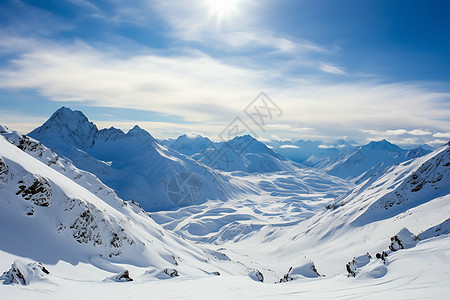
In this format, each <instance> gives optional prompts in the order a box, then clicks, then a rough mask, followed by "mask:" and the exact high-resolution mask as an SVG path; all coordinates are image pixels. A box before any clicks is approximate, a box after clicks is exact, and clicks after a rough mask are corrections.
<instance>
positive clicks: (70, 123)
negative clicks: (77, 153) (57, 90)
mask: <svg viewBox="0 0 450 300" xmlns="http://www.w3.org/2000/svg"><path fill="white" fill-rule="evenodd" d="M97 133H98V128H97V126H95V125H94V123H92V122H90V121H89V120H88V118H87V117H86V116H85V115H84V114H83V113H82V112H81V111H77V110H75V111H73V110H71V109H70V108H67V107H61V108H60V109H58V110H57V111H56V112H55V113H54V114H53V115H52V116H51V117H50V118H49V119H48V120H47V121H46V122H45V123H44V124H43V125H42V126H40V127H38V128H36V129H35V130H33V131H32V132H30V133H29V135H30V136H31V137H34V138H36V139H37V140H39V141H41V142H43V143H44V144H46V143H47V142H50V141H52V142H57V143H58V144H59V146H60V147H64V146H65V145H74V146H76V147H79V148H86V147H91V146H92V145H93V144H94V140H95V137H96V135H97Z"/></svg>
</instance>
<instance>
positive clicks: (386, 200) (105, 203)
mask: <svg viewBox="0 0 450 300" xmlns="http://www.w3.org/2000/svg"><path fill="white" fill-rule="evenodd" d="M4 125H5V124H4ZM6 125H7V124H6ZM321 145H322V147H320V146H321ZM283 146H284V147H283ZM302 147H303V148H302ZM212 158H215V159H212ZM218 161H220V162H221V163H220V164H218V163H217V162H218ZM449 233H450V143H449V144H445V145H442V146H441V147H439V148H437V149H432V150H430V149H423V148H420V147H419V148H414V149H409V150H403V149H401V148H400V147H398V146H396V145H394V144H392V143H390V142H388V141H386V140H381V141H372V142H370V143H368V144H367V145H361V146H357V145H354V143H353V142H352V141H349V142H346V141H336V142H335V143H330V144H327V145H325V146H324V144H323V143H322V142H312V141H309V142H305V141H297V142H291V143H287V142H281V141H270V142H267V143H266V144H265V143H262V142H260V141H258V140H257V139H254V138H253V137H251V136H249V135H246V136H236V137H234V138H233V139H231V140H229V141H221V142H214V141H212V140H210V139H209V138H207V137H201V136H191V135H182V136H180V137H178V138H177V139H172V140H161V141H158V140H156V139H155V138H153V137H152V136H151V135H150V134H149V133H148V132H147V131H145V130H143V129H141V128H139V127H138V126H136V127H134V128H133V129H131V130H130V131H128V132H127V133H125V132H123V131H122V130H120V129H116V128H113V127H111V128H109V129H101V130H99V129H98V128H97V126H96V125H95V124H93V123H92V122H90V121H89V120H88V119H87V117H86V116H85V115H84V114H83V113H82V112H79V111H72V110H71V109H69V108H61V109H59V110H58V111H56V112H55V113H54V114H53V115H52V116H51V117H50V118H49V119H48V120H47V121H46V122H45V123H44V124H43V125H42V126H40V127H38V128H36V129H35V130H33V131H32V132H30V133H29V134H27V135H24V134H22V133H18V132H16V131H13V130H10V129H8V128H7V127H6V126H3V125H2V126H0V239H1V242H0V273H1V272H4V273H3V275H1V277H0V280H1V281H2V283H3V284H2V285H0V298H1V299H61V298H65V299H79V298H86V299H93V298H98V297H100V295H101V297H107V298H108V299H147V298H152V299H153V298H154V299H164V298H167V299H173V298H180V299H185V298H190V299H206V298H212V297H213V298H219V299H221V298H228V299H229V298H233V299H235V298H236V299H249V298H250V299H254V298H286V297H292V298H299V297H303V298H307V299H310V298H314V299H335V298H347V299H350V298H351V299H355V298H361V299H378V298H379V297H395V298H400V299H411V298H420V299H427V298H428V299H445V298H446V295H448V293H449V292H450V273H449V271H448V270H449V269H450V236H449Z"/></svg>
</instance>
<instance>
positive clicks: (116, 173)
mask: <svg viewBox="0 0 450 300" xmlns="http://www.w3.org/2000/svg"><path fill="white" fill-rule="evenodd" d="M29 135H30V136H31V137H33V138H35V139H37V140H39V141H40V142H42V143H43V144H45V145H46V146H48V147H50V148H52V149H54V150H55V152H56V153H58V154H59V155H60V156H63V157H65V158H68V159H70V160H71V162H72V163H73V164H74V165H75V166H77V167H78V168H80V169H82V170H86V171H89V172H92V173H94V174H95V175H97V176H98V177H99V178H100V179H101V180H102V181H103V182H104V183H105V184H106V185H108V186H109V187H111V188H113V189H114V190H115V191H116V192H117V193H118V194H119V196H120V197H121V198H123V199H125V200H134V201H137V202H139V203H140V204H141V205H142V207H143V208H144V209H145V210H147V211H155V210H161V209H172V208H176V207H180V206H186V205H192V204H195V203H202V202H205V201H206V200H208V199H221V200H224V199H226V198H227V197H229V196H230V195H233V194H235V193H239V192H241V191H243V190H246V191H250V190H251V188H250V187H248V186H245V185H244V184H243V185H238V184H237V182H236V181H234V182H235V183H236V184H234V185H232V184H230V183H229V180H228V179H227V177H226V176H224V175H222V174H219V173H217V172H215V171H214V170H213V169H211V168H208V167H206V166H205V165H202V164H199V163H198V162H196V161H195V160H193V159H190V158H188V157H186V156H184V155H182V154H180V153H178V152H177V151H174V150H172V149H170V148H167V147H165V146H162V145H161V144H159V143H158V142H157V141H156V140H155V139H154V138H153V137H152V136H151V135H150V134H149V133H148V132H147V131H145V130H143V129H141V128H139V126H135V127H134V128H133V129H131V130H130V131H129V132H128V133H124V132H123V131H121V130H120V129H116V128H113V127H111V128H109V129H102V130H98V129H97V127H96V126H95V125H94V124H93V123H92V122H90V121H89V120H88V119H87V118H86V116H84V115H83V114H82V113H81V112H79V111H72V110H71V109H69V108H65V107H63V108H61V109H59V110H58V111H56V112H55V113H54V114H53V115H52V116H51V117H50V119H48V120H47V121H46V122H45V123H44V124H43V125H42V126H40V127H38V128H36V129H35V130H33V131H32V132H31V133H30V134H29Z"/></svg>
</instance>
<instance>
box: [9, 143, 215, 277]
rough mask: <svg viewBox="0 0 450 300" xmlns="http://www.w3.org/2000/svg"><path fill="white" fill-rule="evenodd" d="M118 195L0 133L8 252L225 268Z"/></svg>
mask: <svg viewBox="0 0 450 300" xmlns="http://www.w3.org/2000/svg"><path fill="white" fill-rule="evenodd" d="M117 202H120V204H121V205H120V206H119V205H117V204H118V203H115V204H116V205H115V206H116V207H113V206H111V205H109V204H108V203H106V202H104V201H103V200H101V199H100V198H98V197H97V196H95V195H94V194H92V193H91V192H89V191H88V190H86V189H85V188H83V187H81V186H80V185H78V184H76V183H75V182H73V181H72V180H70V179H69V178H67V177H66V176H64V175H62V174H60V173H59V172H57V171H55V170H53V169H51V168H49V167H48V166H47V165H45V164H43V163H42V162H39V161H38V160H36V159H35V158H33V157H31V156H30V155H28V154H26V153H25V152H23V151H22V150H20V149H19V148H18V147H16V146H14V145H12V144H10V143H9V142H8V141H7V140H6V139H5V138H4V137H0V205H1V209H0V239H1V243H0V245H1V246H0V247H1V248H0V250H1V251H4V252H8V253H11V254H13V255H16V256H21V257H29V258H31V259H33V260H36V261H40V262H42V263H43V264H56V263H57V262H58V261H60V260H61V261H65V262H67V263H70V264H77V263H80V262H82V263H91V264H93V265H95V266H97V267H99V268H101V269H105V268H106V269H109V270H110V269H113V270H117V267H114V265H113V264H112V263H118V262H121V263H127V264H131V265H134V266H140V267H153V268H157V269H163V268H166V267H172V268H177V269H179V270H180V272H183V273H185V274H186V275H188V274H191V275H192V274H197V275H198V274H207V273H205V272H206V271H204V270H208V269H211V272H212V271H214V270H216V269H217V270H223V269H222V268H220V260H219V259H218V258H216V256H217V255H218V254H216V253H214V252H211V251H209V250H206V249H202V248H200V247H198V246H195V245H194V244H192V243H189V242H187V241H184V240H182V239H180V238H177V237H175V236H174V235H172V234H171V233H169V232H167V231H165V230H164V229H162V228H161V227H160V226H159V225H158V224H156V223H155V222H154V221H153V220H152V219H151V218H150V216H149V215H148V214H147V213H146V212H144V211H143V210H142V209H141V208H140V207H139V206H137V205H135V204H134V203H132V202H124V201H121V200H120V199H117ZM216 266H217V268H216ZM119 269H120V268H119Z"/></svg>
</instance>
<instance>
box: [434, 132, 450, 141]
mask: <svg viewBox="0 0 450 300" xmlns="http://www.w3.org/2000/svg"><path fill="white" fill-rule="evenodd" d="M433 137H435V138H448V139H450V132H447V133H445V132H436V133H435V134H433Z"/></svg>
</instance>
